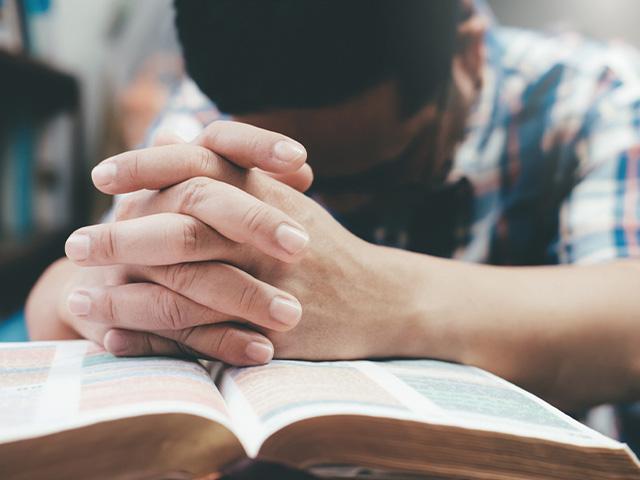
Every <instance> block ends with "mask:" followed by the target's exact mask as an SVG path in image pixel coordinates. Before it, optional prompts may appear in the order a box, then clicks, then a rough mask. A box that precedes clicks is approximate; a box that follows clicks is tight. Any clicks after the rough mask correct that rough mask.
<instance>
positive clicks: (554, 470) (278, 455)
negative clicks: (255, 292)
mask: <svg viewBox="0 0 640 480" xmlns="http://www.w3.org/2000/svg"><path fill="white" fill-rule="evenodd" d="M0 345H1V344H0ZM215 365H217V364H208V365H202V364H200V363H196V362H190V361H186V360H178V359H170V358H157V357H149V358H125V359H122V358H120V359H118V358H115V357H113V356H111V355H109V354H107V353H105V352H104V351H103V350H101V349H100V348H99V347H97V346H96V345H94V344H92V343H89V342H86V341H69V342H34V343H13V344H11V343H8V344H4V345H2V346H0V478H2V479H23V478H24V479H30V480H32V479H40V478H42V479H45V478H46V479H54V478H61V479H62V478H65V479H66V478H105V479H106V478H108V479H115V478H127V479H132V478H136V479H137V478H159V476H161V475H163V474H166V473H167V472H187V473H190V474H193V475H194V476H196V477H197V476H199V475H204V474H207V473H211V472H215V471H219V470H221V469H222V468H223V467H225V466H227V465H232V464H233V463H234V462H237V461H240V460H242V459H246V458H247V457H251V458H259V459H265V460H268V461H274V462H279V463H283V464H287V465H290V466H294V467H296V468H300V469H305V470H308V471H311V472H312V473H315V474H317V475H319V476H325V477H333V478H335V477H340V476H347V475H356V476H358V475H360V476H361V477H363V478H437V479H509V480H513V479H576V480H578V479H579V480H588V479H594V480H595V479H597V480H602V479H620V480H622V479H637V478H640V467H639V464H638V461H637V459H636V457H635V456H634V455H633V454H632V453H631V452H630V450H629V449H628V448H627V447H626V446H625V445H623V444H620V443H618V442H615V441H613V440H611V439H608V438H606V437H604V436H602V435H600V434H599V433H596V432H595V431H593V430H590V429H589V428H587V427H585V426H583V425H582V424H580V423H579V422H577V421H574V420H573V419H571V418H570V417H568V416H566V415H564V414H563V413H561V412H560V411H558V410H556V409H555V408H553V407H551V406H550V405H548V404H546V403H545V402H543V401H542V400H540V399H538V398H537V397H535V396H533V395H531V394H529V393H527V392H525V391H524V390H521V389H519V388H517V387H515V386H513V385H511V384H510V383H508V382H506V381H504V380H502V379H500V378H498V377H496V376H494V375H491V374H489V373H487V372H484V371H482V370H479V369H476V368H472V367H466V366H461V365H455V364H450V363H444V362H438V361H432V360H395V361H385V362H368V361H358V362H320V363H317V362H297V361H273V362H272V363H271V364H269V365H267V366H260V367H250V368H220V366H219V365H218V367H216V368H213V367H214V366H215ZM185 477H186V478H189V477H188V476H186V475H185Z"/></svg>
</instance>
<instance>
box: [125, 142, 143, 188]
mask: <svg viewBox="0 0 640 480" xmlns="http://www.w3.org/2000/svg"><path fill="white" fill-rule="evenodd" d="M130 153H131V159H130V161H129V162H125V169H124V171H125V174H126V175H127V177H128V178H129V180H130V181H132V182H134V183H135V182H137V180H138V178H139V176H140V165H141V163H142V156H143V155H142V150H134V151H132V152H130Z"/></svg>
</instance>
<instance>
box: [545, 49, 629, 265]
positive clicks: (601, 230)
mask: <svg viewBox="0 0 640 480" xmlns="http://www.w3.org/2000/svg"><path fill="white" fill-rule="evenodd" d="M612 58H613V59H616V58H618V59H619V60H620V65H621V67H620V68H616V67H615V66H613V67H607V68H606V69H605V70H603V74H602V75H601V76H600V80H599V82H600V83H599V85H598V86H597V88H596V90H597V92H598V100H597V101H595V102H594V104H593V107H592V108H591V109H590V110H589V111H588V112H587V114H586V115H585V117H584V118H585V120H584V124H583V125H582V129H581V130H582V133H581V135H580V138H579V139H578V141H577V142H576V144H575V148H576V158H577V160H578V168H577V173H576V176H575V178H576V183H575V184H574V186H573V188H572V190H571V191H570V193H569V194H568V196H567V197H566V198H565V199H564V201H563V202H562V204H561V208H560V213H559V238H558V240H559V241H558V245H557V248H558V252H557V253H558V259H559V261H560V262H561V263H571V264H574V263H577V264H593V263H599V262H605V261H611V260H615V259H622V258H640V68H637V69H635V70H634V69H633V68H635V67H636V66H640V62H636V60H637V59H636V58H635V56H629V55H626V54H622V53H619V56H618V57H616V55H613V56H612Z"/></svg>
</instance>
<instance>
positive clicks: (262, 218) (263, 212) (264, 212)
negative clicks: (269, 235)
mask: <svg viewBox="0 0 640 480" xmlns="http://www.w3.org/2000/svg"><path fill="white" fill-rule="evenodd" d="M270 217H271V215H270V213H269V209H268V208H267V207H265V206H264V204H262V203H254V204H253V205H251V206H250V207H249V208H248V209H247V210H246V211H245V212H244V214H243V216H242V220H241V222H242V223H241V225H242V226H243V227H244V230H245V231H246V233H247V234H248V235H249V236H253V235H255V234H257V233H258V232H259V231H260V230H261V229H262V227H263V226H264V225H267V224H268V223H269V221H270V220H271V218H270Z"/></svg>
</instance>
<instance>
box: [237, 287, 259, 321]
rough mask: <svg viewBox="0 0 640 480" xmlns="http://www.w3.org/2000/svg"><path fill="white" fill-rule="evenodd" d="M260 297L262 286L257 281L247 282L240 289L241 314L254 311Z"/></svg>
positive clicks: (239, 306) (239, 307)
mask: <svg viewBox="0 0 640 480" xmlns="http://www.w3.org/2000/svg"><path fill="white" fill-rule="evenodd" d="M259 298H260V288H259V286H258V285H256V284H255V283H253V282H251V283H247V284H246V285H244V286H243V287H242V288H241V289H240V296H239V297H238V310H239V312H240V314H241V315H248V314H250V313H252V312H253V311H254V310H255V308H256V305H257V303H258V300H259Z"/></svg>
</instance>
